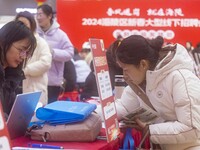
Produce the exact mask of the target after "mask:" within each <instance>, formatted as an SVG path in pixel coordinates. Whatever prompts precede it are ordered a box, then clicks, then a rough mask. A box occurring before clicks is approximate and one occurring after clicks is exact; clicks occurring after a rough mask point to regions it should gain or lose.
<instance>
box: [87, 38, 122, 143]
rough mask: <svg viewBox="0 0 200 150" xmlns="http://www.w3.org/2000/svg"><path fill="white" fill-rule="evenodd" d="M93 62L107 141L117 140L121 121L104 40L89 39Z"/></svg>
mask: <svg viewBox="0 0 200 150" xmlns="http://www.w3.org/2000/svg"><path fill="white" fill-rule="evenodd" d="M89 42H90V46H91V50H92V55H93V64H94V70H95V76H96V82H97V87H98V93H99V97H100V102H101V106H102V114H103V118H104V123H105V130H106V135H107V141H108V142H111V141H113V140H115V139H116V138H117V137H118V135H119V123H118V120H117V111H116V107H115V103H114V96H113V91H112V87H111V81H110V75H109V71H108V64H107V59H106V52H105V48H104V43H103V40H101V39H89Z"/></svg>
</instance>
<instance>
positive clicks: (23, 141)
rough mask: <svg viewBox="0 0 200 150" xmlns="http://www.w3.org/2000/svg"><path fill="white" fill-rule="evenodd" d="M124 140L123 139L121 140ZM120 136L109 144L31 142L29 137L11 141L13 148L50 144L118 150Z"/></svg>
mask: <svg viewBox="0 0 200 150" xmlns="http://www.w3.org/2000/svg"><path fill="white" fill-rule="evenodd" d="M100 135H102V136H103V135H105V130H104V129H102V131H101V133H100ZM121 140H122V139H121ZM121 140H120V136H119V138H118V139H116V140H114V141H112V142H110V143H107V141H106V140H96V141H94V142H46V143H44V142H42V141H35V140H31V139H30V138H29V137H19V138H16V139H14V140H11V144H12V146H13V147H18V146H20V147H28V145H29V144H33V143H37V144H49V145H55V146H62V147H64V149H81V150H118V149H119V147H120V141H121Z"/></svg>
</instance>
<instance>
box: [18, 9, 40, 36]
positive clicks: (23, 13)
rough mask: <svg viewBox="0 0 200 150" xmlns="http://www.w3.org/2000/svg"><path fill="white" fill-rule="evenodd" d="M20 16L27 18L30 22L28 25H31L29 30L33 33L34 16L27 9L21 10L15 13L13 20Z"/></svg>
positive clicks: (34, 27)
mask: <svg viewBox="0 0 200 150" xmlns="http://www.w3.org/2000/svg"><path fill="white" fill-rule="evenodd" d="M20 17H24V18H26V19H28V21H29V22H30V25H31V31H32V32H33V33H34V32H35V30H36V21H35V18H34V16H33V15H32V14H31V13H30V12H28V11H23V12H20V13H18V14H17V15H16V17H15V21H17V20H18V19H19V18H20Z"/></svg>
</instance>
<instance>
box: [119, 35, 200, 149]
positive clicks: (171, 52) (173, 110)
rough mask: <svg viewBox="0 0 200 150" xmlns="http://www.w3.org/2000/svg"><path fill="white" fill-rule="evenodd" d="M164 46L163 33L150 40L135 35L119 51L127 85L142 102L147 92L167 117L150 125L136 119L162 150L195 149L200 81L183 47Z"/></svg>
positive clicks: (199, 118)
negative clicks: (161, 35)
mask: <svg viewBox="0 0 200 150" xmlns="http://www.w3.org/2000/svg"><path fill="white" fill-rule="evenodd" d="M162 45H163V38H162V37H160V36H159V37H157V38H155V39H152V40H148V39H145V38H144V37H142V36H140V35H132V36H130V37H127V38H125V39H124V40H122V42H121V44H120V45H119V47H118V48H117V50H116V56H117V62H118V63H119V66H120V67H121V68H123V74H124V78H125V80H126V82H127V83H128V85H129V86H130V87H131V88H132V90H133V91H134V92H135V94H136V95H137V97H138V99H139V100H140V101H142V100H143V98H144V96H145V95H146V97H148V99H149V101H148V103H149V106H150V105H151V106H152V107H153V108H154V109H155V110H156V111H157V113H158V114H159V117H161V118H162V119H163V120H164V122H160V123H158V122H157V123H155V124H150V125H148V123H145V122H142V121H141V120H140V119H139V118H137V117H136V118H135V119H134V121H135V122H136V123H137V124H138V127H139V128H140V129H141V130H143V131H144V130H149V131H150V139H151V141H152V142H153V143H155V144H160V146H161V148H162V149H163V150H183V149H187V150H193V149H195V148H197V147H198V146H199V145H200V139H199V137H200V124H199V122H200V109H198V108H199V107H200V80H199V78H198V77H197V76H196V75H195V74H194V73H193V71H194V66H193V62H192V59H191V58H190V56H189V55H188V52H187V50H186V49H185V47H184V46H182V45H180V44H175V45H169V46H166V47H162ZM127 105H128V104H127Z"/></svg>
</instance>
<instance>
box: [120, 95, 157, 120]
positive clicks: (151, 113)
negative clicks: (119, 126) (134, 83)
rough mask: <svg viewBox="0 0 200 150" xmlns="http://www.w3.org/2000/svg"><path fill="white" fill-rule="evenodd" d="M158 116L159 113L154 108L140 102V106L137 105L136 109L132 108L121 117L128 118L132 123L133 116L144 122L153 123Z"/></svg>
mask: <svg viewBox="0 0 200 150" xmlns="http://www.w3.org/2000/svg"><path fill="white" fill-rule="evenodd" d="M138 98H139V97H138ZM158 116H159V115H158V113H157V112H156V111H155V110H153V109H152V108H150V107H149V106H148V105H147V104H145V103H144V102H140V107H138V108H137V109H136V110H133V111H132V112H130V113H129V114H128V115H126V116H123V118H124V119H125V120H126V121H128V120H130V123H134V119H135V118H139V119H140V120H141V121H143V122H146V123H153V122H154V121H155V119H156V118H158Z"/></svg>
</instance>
